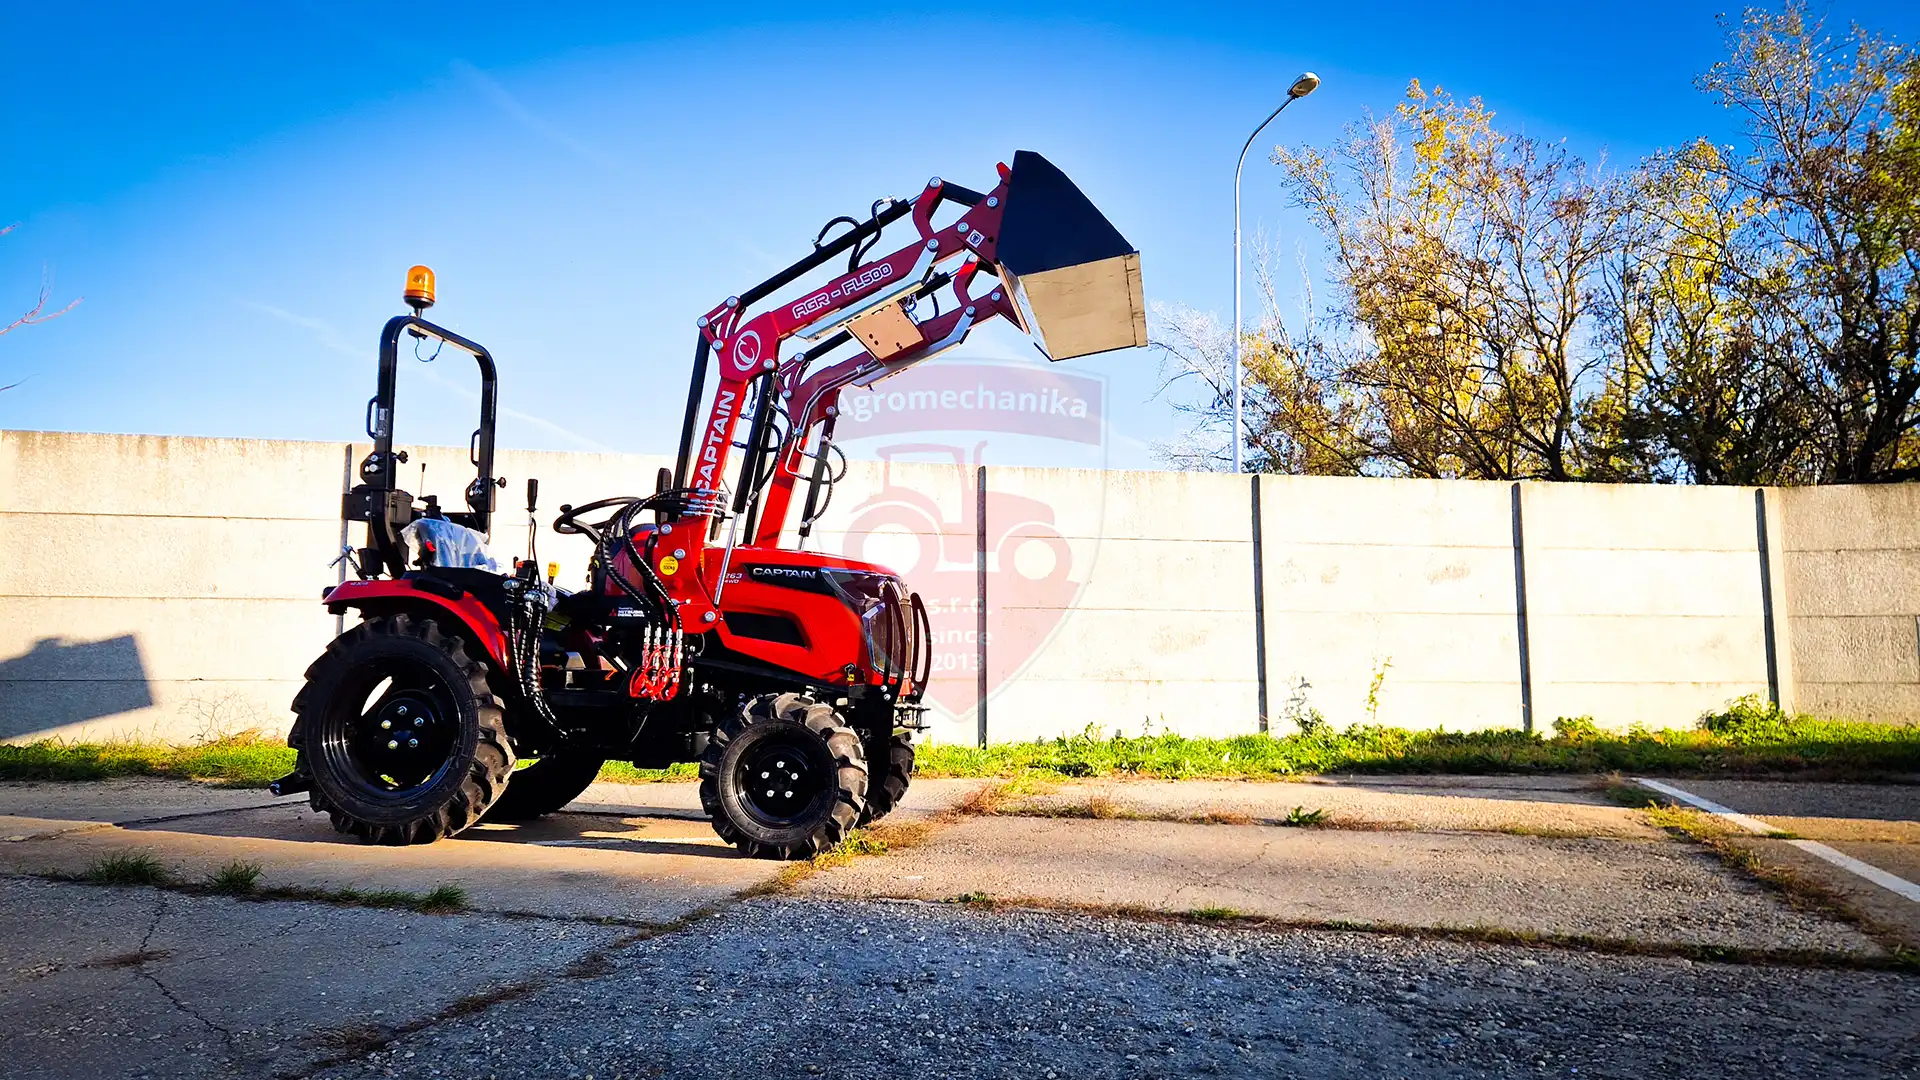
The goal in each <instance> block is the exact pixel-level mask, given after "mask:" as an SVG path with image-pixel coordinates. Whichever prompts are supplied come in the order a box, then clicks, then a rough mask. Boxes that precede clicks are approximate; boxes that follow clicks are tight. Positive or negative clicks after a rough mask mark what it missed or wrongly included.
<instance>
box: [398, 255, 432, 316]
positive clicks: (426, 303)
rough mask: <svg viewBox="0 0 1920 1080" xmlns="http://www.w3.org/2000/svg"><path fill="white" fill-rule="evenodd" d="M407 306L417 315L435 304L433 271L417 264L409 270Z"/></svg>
mask: <svg viewBox="0 0 1920 1080" xmlns="http://www.w3.org/2000/svg"><path fill="white" fill-rule="evenodd" d="M405 296H406V300H407V306H408V307H410V308H412V309H413V313H414V314H415V315H418V314H420V313H421V312H423V311H425V310H427V309H428V308H430V307H432V306H433V271H432V270H431V269H429V268H427V267H425V266H416V267H413V268H412V269H410V270H408V271H407V291H406V293H405Z"/></svg>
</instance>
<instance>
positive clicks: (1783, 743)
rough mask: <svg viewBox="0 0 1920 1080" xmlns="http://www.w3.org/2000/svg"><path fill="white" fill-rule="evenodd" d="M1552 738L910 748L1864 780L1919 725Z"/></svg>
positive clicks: (1140, 769)
mask: <svg viewBox="0 0 1920 1080" xmlns="http://www.w3.org/2000/svg"><path fill="white" fill-rule="evenodd" d="M1555 729H1556V730H1555V733H1554V734H1553V735H1552V736H1543V735H1539V734H1527V733H1524V732H1521V731H1517V730H1511V729H1499V730H1487V731H1466V732H1454V731H1408V730H1406V729H1404V728H1389V727H1377V726H1369V725H1356V726H1354V727H1350V728H1348V729H1347V730H1345V731H1334V730H1331V729H1321V730H1317V731H1312V732H1307V733H1303V734H1297V735H1283V736H1274V735H1239V736H1234V737H1232V738H1225V739H1196V738H1187V737H1185V736H1181V735H1145V736H1138V737H1121V736H1116V737H1112V738H1102V737H1099V736H1095V735H1093V734H1091V733H1085V734H1080V735H1074V736H1070V737H1066V738H1058V739H1040V740H1035V741H1033V742H1030V743H999V744H995V745H991V746H988V747H986V748H984V749H981V748H977V747H970V746H950V745H934V746H926V747H922V748H921V749H920V755H919V761H918V763H917V769H916V772H917V774H918V775H920V776H928V777H981V776H1019V775H1026V774H1034V773H1039V774H1050V775H1054V776H1060V777H1104V776H1137V777H1151V778H1157V779H1167V780H1179V779H1186V778H1196V777H1197V778H1213V779H1256V780H1257V779H1280V778H1285V777H1289V776H1312V775H1316V774H1322V773H1613V772H1619V773H1657V774H1661V775H1670V776H1676V775H1677V776H1688V775H1775V774H1790V773H1801V774H1810V775H1818V776H1824V777H1831V778H1835V779H1869V778H1876V777H1887V776H1899V775H1911V774H1916V773H1920V726H1917V725H1911V724H1909V725H1892V724H1869V723H1861V722H1857V721H1847V720H1825V719H1817V718H1814V717H1807V716H1789V715H1786V714H1783V713H1780V712H1779V711H1778V710H1775V709H1772V708H1771V707H1769V706H1767V705H1765V704H1764V703H1758V702H1755V701H1753V700H1751V699H1743V700H1741V701H1738V702H1735V703H1733V704H1732V705H1731V706H1729V707H1728V708H1727V709H1726V710H1725V711H1723V712H1720V713H1715V714H1711V715H1709V716H1706V717H1703V718H1702V720H1701V722H1700V726H1699V727H1697V728H1694V729H1692V730H1664V731H1644V730H1636V731H1629V732H1624V733H1615V732H1608V731H1603V730H1601V729H1599V728H1598V727H1597V726H1595V725H1594V724H1593V722H1592V721H1591V720H1589V719H1586V718H1584V717H1583V718H1580V719H1576V720H1562V721H1560V722H1558V723H1557V724H1555Z"/></svg>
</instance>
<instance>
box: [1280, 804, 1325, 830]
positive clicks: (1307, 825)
mask: <svg viewBox="0 0 1920 1080" xmlns="http://www.w3.org/2000/svg"><path fill="white" fill-rule="evenodd" d="M1326 823H1327V812H1326V811H1325V810H1309V809H1307V808H1306V807H1304V806H1296V807H1294V808H1293V809H1291V810H1289V811H1287V816H1286V817H1285V818H1282V819H1281V821H1280V824H1282V825H1290V826H1292V827H1293V828H1296V829H1311V828H1314V827H1315V826H1318V825H1325V824H1326Z"/></svg>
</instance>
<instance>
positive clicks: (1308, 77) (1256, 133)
mask: <svg viewBox="0 0 1920 1080" xmlns="http://www.w3.org/2000/svg"><path fill="white" fill-rule="evenodd" d="M1319 85H1320V76H1318V75H1315V74H1314V73H1313V72H1311V71H1306V72H1302V73H1301V74H1300V77H1299V78H1297V79H1295V80H1293V85H1292V86H1290V87H1288V88H1287V100H1285V101H1283V102H1281V103H1280V107H1279V108H1277V109H1275V110H1273V111H1272V112H1270V113H1268V114H1267V118H1266V119H1265V120H1262V121H1260V126H1259V127H1257V128H1254V129H1253V134H1251V135H1249V136H1247V144H1246V145H1245V146H1242V147H1241V148H1240V160H1239V161H1238V162H1236V163H1235V164H1234V166H1233V471H1234V472H1240V471H1241V470H1242V466H1243V463H1242V461H1241V456H1240V454H1241V447H1242V445H1244V444H1245V443H1246V427H1245V425H1244V423H1243V422H1242V420H1241V417H1240V407H1241V394H1240V383H1241V375H1242V372H1241V370H1240V169H1241V167H1242V166H1244V165H1246V163H1247V151H1248V150H1250V149H1252V148H1253V140H1255V139H1257V138H1259V137H1260V133H1261V132H1262V131H1264V130H1266V127H1267V125H1268V124H1271V123H1273V118H1274V117H1276V116H1279V115H1280V114H1281V113H1282V112H1285V111H1286V108H1287V106H1289V105H1291V104H1293V103H1294V102H1295V101H1297V100H1299V99H1300V98H1303V97H1306V96H1307V95H1308V94H1311V93H1313V91H1314V89H1315V88H1316V87H1318V86H1319Z"/></svg>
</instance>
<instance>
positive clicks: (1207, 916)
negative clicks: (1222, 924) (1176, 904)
mask: <svg viewBox="0 0 1920 1080" xmlns="http://www.w3.org/2000/svg"><path fill="white" fill-rule="evenodd" d="M1187 915H1188V917H1189V918H1194V919H1199V920H1200V921H1201V922H1219V921H1221V920H1223V919H1238V918H1240V912H1239V910H1238V909H1235V908H1230V907H1203V908H1194V909H1193V910H1192V911H1189V912H1187Z"/></svg>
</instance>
